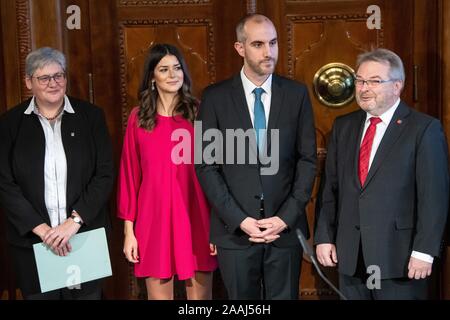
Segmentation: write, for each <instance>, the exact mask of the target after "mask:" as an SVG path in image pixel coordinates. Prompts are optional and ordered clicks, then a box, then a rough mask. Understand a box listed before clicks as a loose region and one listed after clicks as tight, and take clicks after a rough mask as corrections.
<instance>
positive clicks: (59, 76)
mask: <svg viewBox="0 0 450 320" xmlns="http://www.w3.org/2000/svg"><path fill="white" fill-rule="evenodd" d="M31 78H36V79H37V80H38V82H39V84H40V85H42V86H47V85H48V84H49V83H50V80H51V79H53V80H55V82H56V83H57V84H60V83H61V82H63V81H64V80H65V79H66V74H65V73H64V72H57V73H55V74H54V75H52V76H51V75H47V74H46V75H43V76H39V77H33V76H31Z"/></svg>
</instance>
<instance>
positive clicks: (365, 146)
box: [358, 117, 381, 186]
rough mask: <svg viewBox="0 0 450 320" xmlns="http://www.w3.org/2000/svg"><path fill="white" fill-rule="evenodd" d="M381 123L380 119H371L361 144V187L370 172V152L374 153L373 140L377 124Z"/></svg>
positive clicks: (359, 170)
mask: <svg viewBox="0 0 450 320" xmlns="http://www.w3.org/2000/svg"><path fill="white" fill-rule="evenodd" d="M380 122H381V119H380V118H378V117H373V118H370V125H369V127H368V128H367V131H366V134H365V135H364V139H363V141H362V143H361V148H360V149H359V169H358V176H359V181H360V182H361V186H363V185H364V182H365V181H366V178H367V173H368V172H369V160H370V152H371V151H372V144H373V138H374V137H375V132H376V131H377V124H379V123H380Z"/></svg>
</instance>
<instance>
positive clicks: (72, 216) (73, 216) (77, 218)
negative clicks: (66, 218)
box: [70, 214, 83, 226]
mask: <svg viewBox="0 0 450 320" xmlns="http://www.w3.org/2000/svg"><path fill="white" fill-rule="evenodd" d="M70 218H72V220H73V221H74V222H76V223H78V224H79V225H80V226H82V225H83V221H82V220H81V218H80V217H79V216H76V215H74V214H72V215H71V216H70Z"/></svg>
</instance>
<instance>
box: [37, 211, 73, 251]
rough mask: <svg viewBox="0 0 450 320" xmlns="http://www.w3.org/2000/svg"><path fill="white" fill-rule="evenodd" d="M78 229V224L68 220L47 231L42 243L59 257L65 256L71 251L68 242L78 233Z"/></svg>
mask: <svg viewBox="0 0 450 320" xmlns="http://www.w3.org/2000/svg"><path fill="white" fill-rule="evenodd" d="M80 227H81V226H80V225H79V224H78V223H76V222H75V221H73V220H72V219H70V218H69V219H67V220H66V221H64V223H62V224H60V225H59V226H57V227H55V228H52V229H50V230H49V231H47V233H46V234H45V236H44V243H45V244H46V245H47V246H49V247H50V248H51V249H52V250H53V252H55V253H57V254H59V255H60V256H66V255H67V254H68V253H69V252H70V251H71V249H72V248H71V247H70V244H69V243H68V242H69V240H70V239H71V238H72V237H73V236H74V235H75V234H76V233H77V232H78V230H79V229H80Z"/></svg>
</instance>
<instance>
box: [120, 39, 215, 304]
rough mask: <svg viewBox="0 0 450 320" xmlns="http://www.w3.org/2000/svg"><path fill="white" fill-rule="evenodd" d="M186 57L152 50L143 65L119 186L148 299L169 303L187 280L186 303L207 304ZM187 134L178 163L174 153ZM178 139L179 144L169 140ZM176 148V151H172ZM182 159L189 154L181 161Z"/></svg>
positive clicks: (132, 253)
mask: <svg viewBox="0 0 450 320" xmlns="http://www.w3.org/2000/svg"><path fill="white" fill-rule="evenodd" d="M190 89H191V80H190V78H189V75H188V71H187V68H186V64H185V62H184V59H183V57H182V56H181V54H180V53H179V51H178V50H177V48H175V47H174V46H171V45H168V44H157V45H155V46H153V47H152V49H151V50H150V52H149V55H148V57H147V61H146V63H145V69H144V75H143V79H142V82H141V85H140V89H139V99H140V105H139V107H136V108H134V109H133V110H132V111H131V114H130V116H129V119H128V126H127V130H126V134H125V139H124V144H123V151H122V158H121V163H120V173H119V184H118V217H119V218H121V219H123V220H125V222H124V233H125V239H124V248H123V251H124V253H125V256H126V258H127V260H128V261H130V262H132V263H134V264H135V275H136V277H144V278H145V282H146V287H147V294H148V298H149V299H165V300H169V299H173V279H174V276H175V275H176V276H177V277H178V279H180V280H186V292H187V298H188V299H211V288H212V271H214V270H215V269H216V268H217V261H216V257H214V256H212V248H213V247H212V246H211V248H210V244H209V214H210V211H209V206H208V203H207V201H206V198H205V195H204V194H203V191H202V189H201V187H200V184H199V183H198V181H197V176H196V174H195V169H194V161H193V160H194V159H193V155H194V129H193V121H194V118H195V115H196V112H197V106H198V102H197V100H196V99H195V98H194V97H193V96H192V95H191V93H190ZM175 130H177V132H181V133H184V137H183V139H188V140H187V141H182V142H183V145H186V142H187V143H188V144H187V145H188V146H190V150H183V151H182V153H183V152H187V153H186V154H181V160H182V161H180V158H178V159H177V153H176V152H173V150H174V147H175V146H177V144H179V143H180V141H178V140H176V139H174V138H173V137H174V132H175ZM173 140H176V141H173ZM175 150H178V149H175ZM186 156H188V158H187V161H186Z"/></svg>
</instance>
